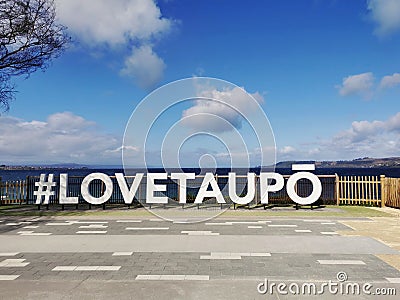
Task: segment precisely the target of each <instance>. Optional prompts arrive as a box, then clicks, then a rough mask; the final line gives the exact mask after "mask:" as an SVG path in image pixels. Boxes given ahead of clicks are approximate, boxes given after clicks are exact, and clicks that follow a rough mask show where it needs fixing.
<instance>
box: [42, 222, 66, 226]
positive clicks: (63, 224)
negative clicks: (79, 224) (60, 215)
mask: <svg viewBox="0 0 400 300" xmlns="http://www.w3.org/2000/svg"><path fill="white" fill-rule="evenodd" d="M72 224H73V223H46V226H71V225H72Z"/></svg>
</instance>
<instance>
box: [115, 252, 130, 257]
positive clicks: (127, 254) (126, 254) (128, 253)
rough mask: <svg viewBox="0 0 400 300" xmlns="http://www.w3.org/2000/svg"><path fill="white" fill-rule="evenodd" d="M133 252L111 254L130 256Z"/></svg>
mask: <svg viewBox="0 0 400 300" xmlns="http://www.w3.org/2000/svg"><path fill="white" fill-rule="evenodd" d="M132 254H133V252H114V253H113V254H112V256H131V255H132Z"/></svg>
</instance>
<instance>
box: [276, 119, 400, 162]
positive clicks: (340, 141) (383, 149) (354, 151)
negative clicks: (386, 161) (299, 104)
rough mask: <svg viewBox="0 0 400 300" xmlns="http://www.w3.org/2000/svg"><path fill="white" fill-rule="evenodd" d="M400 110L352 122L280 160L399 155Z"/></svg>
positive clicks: (281, 155) (297, 148)
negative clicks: (383, 118) (326, 137)
mask: <svg viewBox="0 0 400 300" xmlns="http://www.w3.org/2000/svg"><path fill="white" fill-rule="evenodd" d="M399 149H400V112H398V113H397V114H395V115H394V116H392V117H390V118H388V119H387V120H374V121H365V120H364V121H354V122H353V123H352V124H351V127H350V128H349V129H347V130H343V131H341V132H339V133H337V134H336V135H334V136H333V137H332V138H330V139H327V140H322V141H318V142H316V143H310V144H304V145H302V146H299V147H296V151H293V152H290V154H289V155H286V156H285V155H283V153H282V151H280V152H279V153H278V154H279V155H280V159H282V158H284V159H310V160H329V159H338V160H340V159H354V158H358V157H366V156H368V157H390V156H399V155H400V151H399Z"/></svg>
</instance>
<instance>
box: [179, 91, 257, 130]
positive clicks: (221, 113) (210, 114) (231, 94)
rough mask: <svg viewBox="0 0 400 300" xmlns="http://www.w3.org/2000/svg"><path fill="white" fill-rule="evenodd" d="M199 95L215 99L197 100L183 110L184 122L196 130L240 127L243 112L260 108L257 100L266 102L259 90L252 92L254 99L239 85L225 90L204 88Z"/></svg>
mask: <svg viewBox="0 0 400 300" xmlns="http://www.w3.org/2000/svg"><path fill="white" fill-rule="evenodd" d="M198 96H199V97H204V98H208V99H213V100H204V99H199V100H195V101H194V102H195V104H194V105H193V106H192V107H190V108H189V109H187V110H185V111H183V113H182V118H183V122H184V124H185V125H186V126H188V127H191V128H192V129H194V130H201V131H211V132H223V131H231V130H233V129H234V128H237V129H240V128H241V126H242V122H243V117H242V116H241V114H244V115H246V114H248V113H251V112H253V111H255V110H256V109H257V108H258V105H257V102H258V103H263V102H264V99H263V97H262V96H261V95H260V94H259V93H258V92H256V93H254V94H251V96H252V97H253V98H254V99H255V100H256V101H254V100H253V99H251V98H250V97H249V96H248V95H247V93H246V92H244V90H243V89H241V88H239V87H235V88H233V89H229V90H223V91H219V90H216V89H209V90H203V91H201V92H200V93H199V95H198ZM232 107H234V108H235V109H236V110H235V109H234V108H232ZM240 113H241V114H240Z"/></svg>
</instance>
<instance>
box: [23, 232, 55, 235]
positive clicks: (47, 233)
mask: <svg viewBox="0 0 400 300" xmlns="http://www.w3.org/2000/svg"><path fill="white" fill-rule="evenodd" d="M21 235H24V236H45V235H52V233H51V232H28V233H21Z"/></svg>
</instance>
